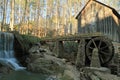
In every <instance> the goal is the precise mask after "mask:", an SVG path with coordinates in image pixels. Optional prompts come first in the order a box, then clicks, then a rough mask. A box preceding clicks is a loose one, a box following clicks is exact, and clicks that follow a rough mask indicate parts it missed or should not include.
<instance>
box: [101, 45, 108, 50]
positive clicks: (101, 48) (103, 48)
mask: <svg viewBox="0 0 120 80" xmlns="http://www.w3.org/2000/svg"><path fill="white" fill-rule="evenodd" d="M107 47H108V46H107V45H106V46H104V47H101V48H100V50H103V49H105V48H107Z"/></svg>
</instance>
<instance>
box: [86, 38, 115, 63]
mask: <svg viewBox="0 0 120 80" xmlns="http://www.w3.org/2000/svg"><path fill="white" fill-rule="evenodd" d="M94 48H98V55H99V59H100V63H101V65H106V64H107V63H108V62H110V61H111V59H112V58H113V54H114V48H113V45H112V41H111V40H110V39H108V38H106V37H96V38H92V39H91V40H90V41H89V42H88V43H87V44H86V56H87V58H88V59H89V60H91V57H92V52H93V49H94Z"/></svg>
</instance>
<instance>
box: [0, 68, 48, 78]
mask: <svg viewBox="0 0 120 80" xmlns="http://www.w3.org/2000/svg"><path fill="white" fill-rule="evenodd" d="M46 79H47V75H43V74H39V73H38V74H37V73H31V72H28V71H26V70H20V71H13V72H10V73H9V74H4V75H2V76H0V80H46Z"/></svg>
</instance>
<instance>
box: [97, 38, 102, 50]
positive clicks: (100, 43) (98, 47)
mask: <svg viewBox="0 0 120 80" xmlns="http://www.w3.org/2000/svg"><path fill="white" fill-rule="evenodd" d="M101 44H102V41H101V40H100V42H99V45H98V49H100V46H101Z"/></svg>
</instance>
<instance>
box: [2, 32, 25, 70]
mask: <svg viewBox="0 0 120 80" xmlns="http://www.w3.org/2000/svg"><path fill="white" fill-rule="evenodd" d="M13 45H14V35H13V34H12V33H6V32H0V63H1V64H2V65H5V66H9V67H10V68H12V69H14V70H21V69H25V68H24V67H22V66H20V65H19V62H18V61H17V59H16V58H15V55H14V47H13Z"/></svg>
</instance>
